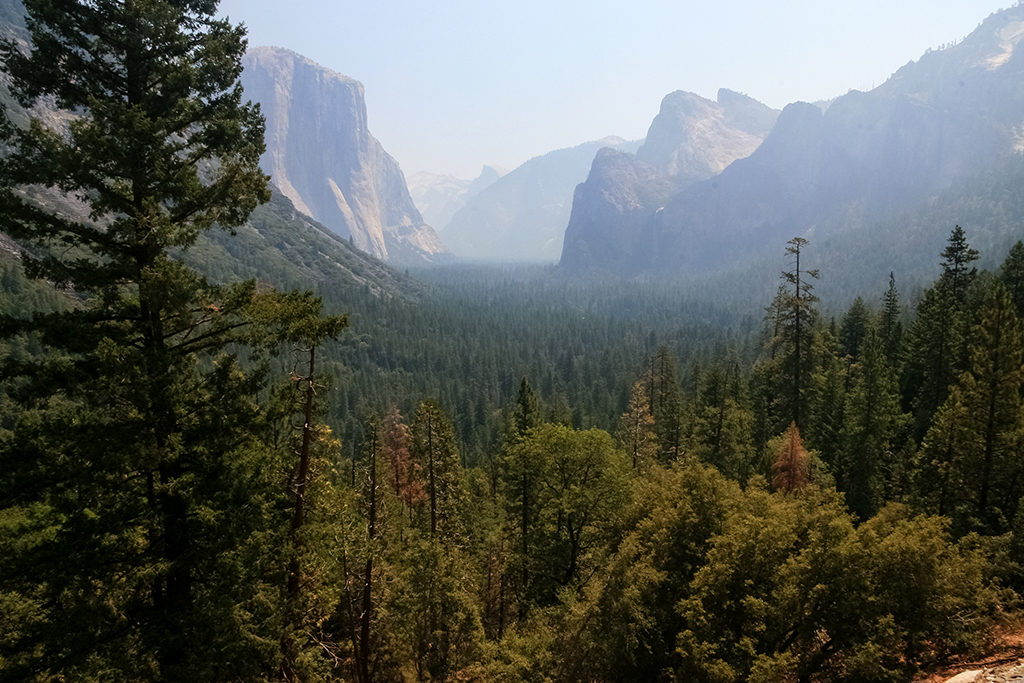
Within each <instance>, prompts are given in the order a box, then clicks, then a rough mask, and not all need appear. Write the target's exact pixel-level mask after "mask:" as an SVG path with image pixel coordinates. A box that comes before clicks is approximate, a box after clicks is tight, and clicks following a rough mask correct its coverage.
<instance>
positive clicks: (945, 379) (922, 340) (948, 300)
mask: <svg viewBox="0 0 1024 683" xmlns="http://www.w3.org/2000/svg"><path fill="white" fill-rule="evenodd" d="M951 287H952V285H951V283H950V281H949V280H948V279H946V278H940V279H939V280H938V281H937V282H936V283H935V284H934V285H933V286H932V287H930V288H929V289H927V290H925V293H924V299H922V301H921V303H920V304H919V305H918V308H917V315H916V316H915V317H914V321H913V323H912V324H911V326H910V329H909V331H908V332H907V337H906V343H905V344H904V346H903V363H902V366H903V375H902V384H903V387H902V389H903V390H902V396H903V402H904V408H905V409H906V410H908V411H910V412H911V413H912V414H913V416H914V435H915V437H916V439H917V440H918V441H920V440H921V438H922V437H923V436H924V434H925V432H926V431H927V430H928V426H929V424H930V423H931V420H932V416H933V415H934V414H935V411H936V410H938V408H939V406H941V405H942V404H943V402H944V401H945V400H946V397H947V396H948V395H949V387H950V385H952V384H953V383H955V382H956V377H957V356H958V353H957V350H958V349H959V348H960V346H961V345H962V343H963V339H964V336H965V335H964V331H963V327H964V318H963V314H962V312H961V311H960V309H959V307H958V306H956V304H955V301H954V298H953V293H952V289H951Z"/></svg>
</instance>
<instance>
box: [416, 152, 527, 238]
mask: <svg viewBox="0 0 1024 683" xmlns="http://www.w3.org/2000/svg"><path fill="white" fill-rule="evenodd" d="M506 173H508V169H505V168H502V167H501V166H484V168H483V170H482V171H480V175H478V176H477V177H476V180H462V179H460V178H456V177H455V176H452V175H440V174H437V173H429V172H427V171H420V172H419V173H413V174H412V175H411V176H409V177H408V178H407V179H406V184H407V185H408V186H409V195H410V196H412V200H413V201H414V202H415V203H416V208H417V209H419V210H420V213H421V214H422V215H423V220H425V221H426V222H427V223H429V224H430V225H432V226H434V229H435V230H437V231H438V232H439V233H441V232H443V231H444V229H445V227H446V226H447V225H448V223H449V221H451V219H452V216H454V215H455V212H457V211H458V210H459V209H461V208H462V207H464V206H465V205H466V202H468V201H469V200H470V199H472V198H473V197H475V196H477V195H478V194H480V193H481V192H482V191H483V190H484V189H485V188H487V187H490V186H491V185H493V184H494V183H495V182H497V180H498V179H499V178H501V177H502V176H503V175H505V174H506Z"/></svg>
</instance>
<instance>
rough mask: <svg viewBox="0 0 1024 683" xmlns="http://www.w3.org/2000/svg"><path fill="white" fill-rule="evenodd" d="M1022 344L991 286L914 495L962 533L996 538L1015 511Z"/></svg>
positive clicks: (1006, 299)
mask: <svg viewBox="0 0 1024 683" xmlns="http://www.w3.org/2000/svg"><path fill="white" fill-rule="evenodd" d="M1022 362H1024V342H1022V338H1021V331H1020V323H1019V321H1018V319H1017V315H1016V312H1015V307H1014V305H1013V301H1012V299H1011V298H1010V294H1009V292H1007V290H1006V288H1005V287H1003V286H1002V285H1001V284H999V283H997V284H996V285H995V286H993V287H992V288H991V290H990V292H989V294H988V296H987V298H986V302H985V305H984V307H983V309H982V313H981V322H980V323H979V325H978V330H977V333H976V335H975V343H974V344H972V346H971V370H970V371H969V372H965V373H963V374H962V375H961V376H960V381H959V383H958V384H957V386H956V388H955V391H952V392H951V393H950V395H949V397H948V399H947V400H946V402H945V404H944V406H943V408H942V410H941V411H940V414H939V415H938V416H937V418H936V420H935V424H934V425H933V426H932V428H931V429H930V430H929V432H928V438H926V440H925V443H924V445H923V447H922V461H923V463H922V474H921V476H920V477H919V481H920V482H921V485H920V486H919V491H920V496H921V497H922V498H924V499H925V500H927V499H928V498H934V499H935V500H937V501H938V505H939V509H940V510H941V511H942V513H945V514H950V515H951V516H953V518H954V521H955V522H956V523H957V529H958V530H959V531H961V532H963V531H969V530H972V529H976V528H978V529H983V530H985V531H988V532H990V533H1002V532H1004V531H1006V530H1007V529H1008V528H1009V525H1010V523H1011V522H1012V520H1013V517H1014V515H1015V514H1016V510H1017V505H1018V501H1019V499H1020V496H1021V490H1022V487H1021V480H1022V475H1024V469H1022V466H1021V463H1020V462H1019V458H1018V448H1019V445H1020V438H1021V429H1022V427H1024V424H1022V415H1021V389H1022V387H1024V368H1022Z"/></svg>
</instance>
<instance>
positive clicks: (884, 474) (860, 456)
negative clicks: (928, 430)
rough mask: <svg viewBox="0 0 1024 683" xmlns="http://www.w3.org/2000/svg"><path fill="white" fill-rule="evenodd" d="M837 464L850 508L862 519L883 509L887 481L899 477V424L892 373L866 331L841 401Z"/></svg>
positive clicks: (877, 342)
mask: <svg viewBox="0 0 1024 683" xmlns="http://www.w3.org/2000/svg"><path fill="white" fill-rule="evenodd" d="M845 415H846V419H845V425H844V427H843V433H842V444H843V445H842V459H841V466H840V467H839V468H838V472H836V485H837V487H838V488H839V490H841V491H844V492H845V493H846V494H847V495H846V500H847V504H848V505H849V506H850V510H851V511H852V512H853V513H854V514H856V515H857V516H858V517H859V518H860V519H861V520H866V519H868V518H869V517H871V516H872V515H874V514H875V512H877V511H878V509H879V508H880V507H881V506H882V503H883V501H884V499H885V493H886V491H887V490H888V489H889V488H891V487H890V486H887V483H889V482H891V481H892V478H893V476H894V474H898V473H897V472H896V470H899V469H900V468H899V466H898V463H896V462H895V455H894V443H895V442H896V441H898V434H899V430H900V427H901V426H902V424H903V423H904V421H905V420H904V416H903V413H902V412H901V411H900V405H899V389H898V386H897V383H896V374H895V372H893V369H892V366H891V365H890V364H889V362H888V359H887V358H886V356H885V351H884V348H883V344H882V339H881V337H880V336H879V334H878V332H877V331H876V330H875V328H874V327H870V328H868V332H867V335H866V337H865V339H864V344H863V346H862V347H861V359H860V362H859V363H857V365H856V366H855V369H854V373H853V382H852V384H851V386H850V391H849V393H848V394H847V398H846V412H845Z"/></svg>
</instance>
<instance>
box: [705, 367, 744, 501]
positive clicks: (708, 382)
mask: <svg viewBox="0 0 1024 683" xmlns="http://www.w3.org/2000/svg"><path fill="white" fill-rule="evenodd" d="M737 374H738V373H737ZM738 382H739V380H738V378H737V381H736V382H730V381H729V377H728V373H726V371H725V369H724V368H723V367H722V364H721V363H713V364H712V365H711V367H709V368H708V370H707V371H706V372H704V373H703V374H702V375H701V377H700V381H699V383H698V392H697V414H696V420H695V426H694V436H695V440H696V443H697V448H698V449H699V452H700V457H701V459H702V460H704V461H705V462H708V463H710V464H712V465H714V466H715V467H717V468H718V469H719V471H721V472H722V473H723V474H725V476H727V477H729V478H731V479H735V480H739V481H746V479H747V478H748V477H749V476H750V475H751V474H753V466H754V446H753V438H752V430H753V415H752V414H751V412H750V410H749V408H747V407H745V401H744V397H743V396H742V395H740V389H739V386H738Z"/></svg>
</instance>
